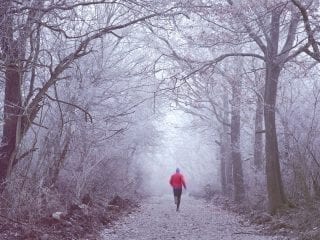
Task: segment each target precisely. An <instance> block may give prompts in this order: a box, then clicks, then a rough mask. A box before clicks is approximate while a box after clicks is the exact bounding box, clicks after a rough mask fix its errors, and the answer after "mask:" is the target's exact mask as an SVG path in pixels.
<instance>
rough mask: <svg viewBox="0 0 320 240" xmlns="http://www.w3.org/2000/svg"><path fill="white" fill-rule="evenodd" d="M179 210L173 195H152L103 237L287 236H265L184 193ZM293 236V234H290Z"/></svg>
mask: <svg viewBox="0 0 320 240" xmlns="http://www.w3.org/2000/svg"><path fill="white" fill-rule="evenodd" d="M180 208H181V209H180V211H179V212H176V211H175V205H174V203H173V197H172V196H169V195H168V196H164V197H161V198H160V197H153V198H150V199H148V200H146V201H145V202H143V203H142V204H141V208H140V209H139V210H138V211H136V212H134V213H132V214H131V215H129V216H127V217H125V218H124V219H122V220H120V221H118V222H117V223H115V225H114V226H113V227H112V228H110V229H106V230H105V231H104V232H103V233H102V239H104V240H115V239H117V240H129V239H130V240H147V239H148V240H151V239H154V240H161V239H163V240H167V239H183V240H212V239H217V240H220V239H223V240H227V239H230V240H251V239H252V240H260V239H261V240H276V239H278V240H280V239H281V240H284V239H288V238H285V237H276V236H263V235H261V234H259V227H257V226H250V225H249V224H248V223H246V222H245V221H244V220H243V219H242V218H241V217H240V216H237V215H235V214H233V213H230V212H227V211H226V210H222V209H221V208H219V207H217V206H214V205H212V204H208V203H206V202H205V201H203V200H196V199H194V198H191V197H188V196H185V195H183V196H182V203H181V207H180ZM291 239H292V238H291Z"/></svg>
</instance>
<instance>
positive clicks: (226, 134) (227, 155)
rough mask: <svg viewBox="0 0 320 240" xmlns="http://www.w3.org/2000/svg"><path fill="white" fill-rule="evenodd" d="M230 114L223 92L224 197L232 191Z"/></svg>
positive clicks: (226, 98) (225, 92)
mask: <svg viewBox="0 0 320 240" xmlns="http://www.w3.org/2000/svg"><path fill="white" fill-rule="evenodd" d="M229 117H230V113H229V97H228V92H227V91H226V90H225V91H224V95H223V124H222V142H221V146H223V148H224V149H223V152H224V155H223V156H222V157H223V161H224V163H225V171H224V174H225V179H226V192H225V193H226V195H229V196H231V194H232V189H233V179H232V168H233V167H232V159H231V149H230V146H231V142H230V124H229V123H230V120H229Z"/></svg>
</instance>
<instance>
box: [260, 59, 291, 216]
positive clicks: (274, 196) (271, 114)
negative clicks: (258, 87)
mask: <svg viewBox="0 0 320 240" xmlns="http://www.w3.org/2000/svg"><path fill="white" fill-rule="evenodd" d="M280 71H281V67H280V66H279V64H277V63H272V62H267V63H266V80H265V94H264V98H265V101H264V102H265V106H264V118H265V119H264V120H265V131H266V145H265V149H266V177H267V190H268V200H269V210H270V212H271V213H272V214H274V213H275V212H276V211H277V210H278V209H279V208H281V207H282V206H283V205H285V204H286V203H287V200H286V197H285V194H284V190H283V184H282V179H281V172H280V162H279V150H278V140H277V131H276V121H275V105H276V97H277V85H278V79H279V75H280Z"/></svg>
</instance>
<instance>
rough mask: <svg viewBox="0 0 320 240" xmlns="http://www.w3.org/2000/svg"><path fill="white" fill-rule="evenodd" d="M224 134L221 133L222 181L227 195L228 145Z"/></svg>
mask: <svg viewBox="0 0 320 240" xmlns="http://www.w3.org/2000/svg"><path fill="white" fill-rule="evenodd" d="M223 135H224V134H223V133H221V135H220V143H221V144H220V182H221V190H222V193H223V194H224V195H227V176H226V154H227V153H226V146H225V144H224V136H223Z"/></svg>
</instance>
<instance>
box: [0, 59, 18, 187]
mask: <svg viewBox="0 0 320 240" xmlns="http://www.w3.org/2000/svg"><path fill="white" fill-rule="evenodd" d="M20 86H21V83H20V73H19V68H18V66H17V65H16V64H10V65H8V66H7V67H6V72H5V96H4V125H3V135H2V141H1V147H0V182H1V183H3V182H4V181H5V179H6V177H7V175H9V173H10V169H11V168H12V166H13V164H14V163H15V154H16V147H17V144H19V139H20V128H19V125H20V124H18V123H21V116H20V114H21V88H20ZM19 119H20V120H19Z"/></svg>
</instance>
